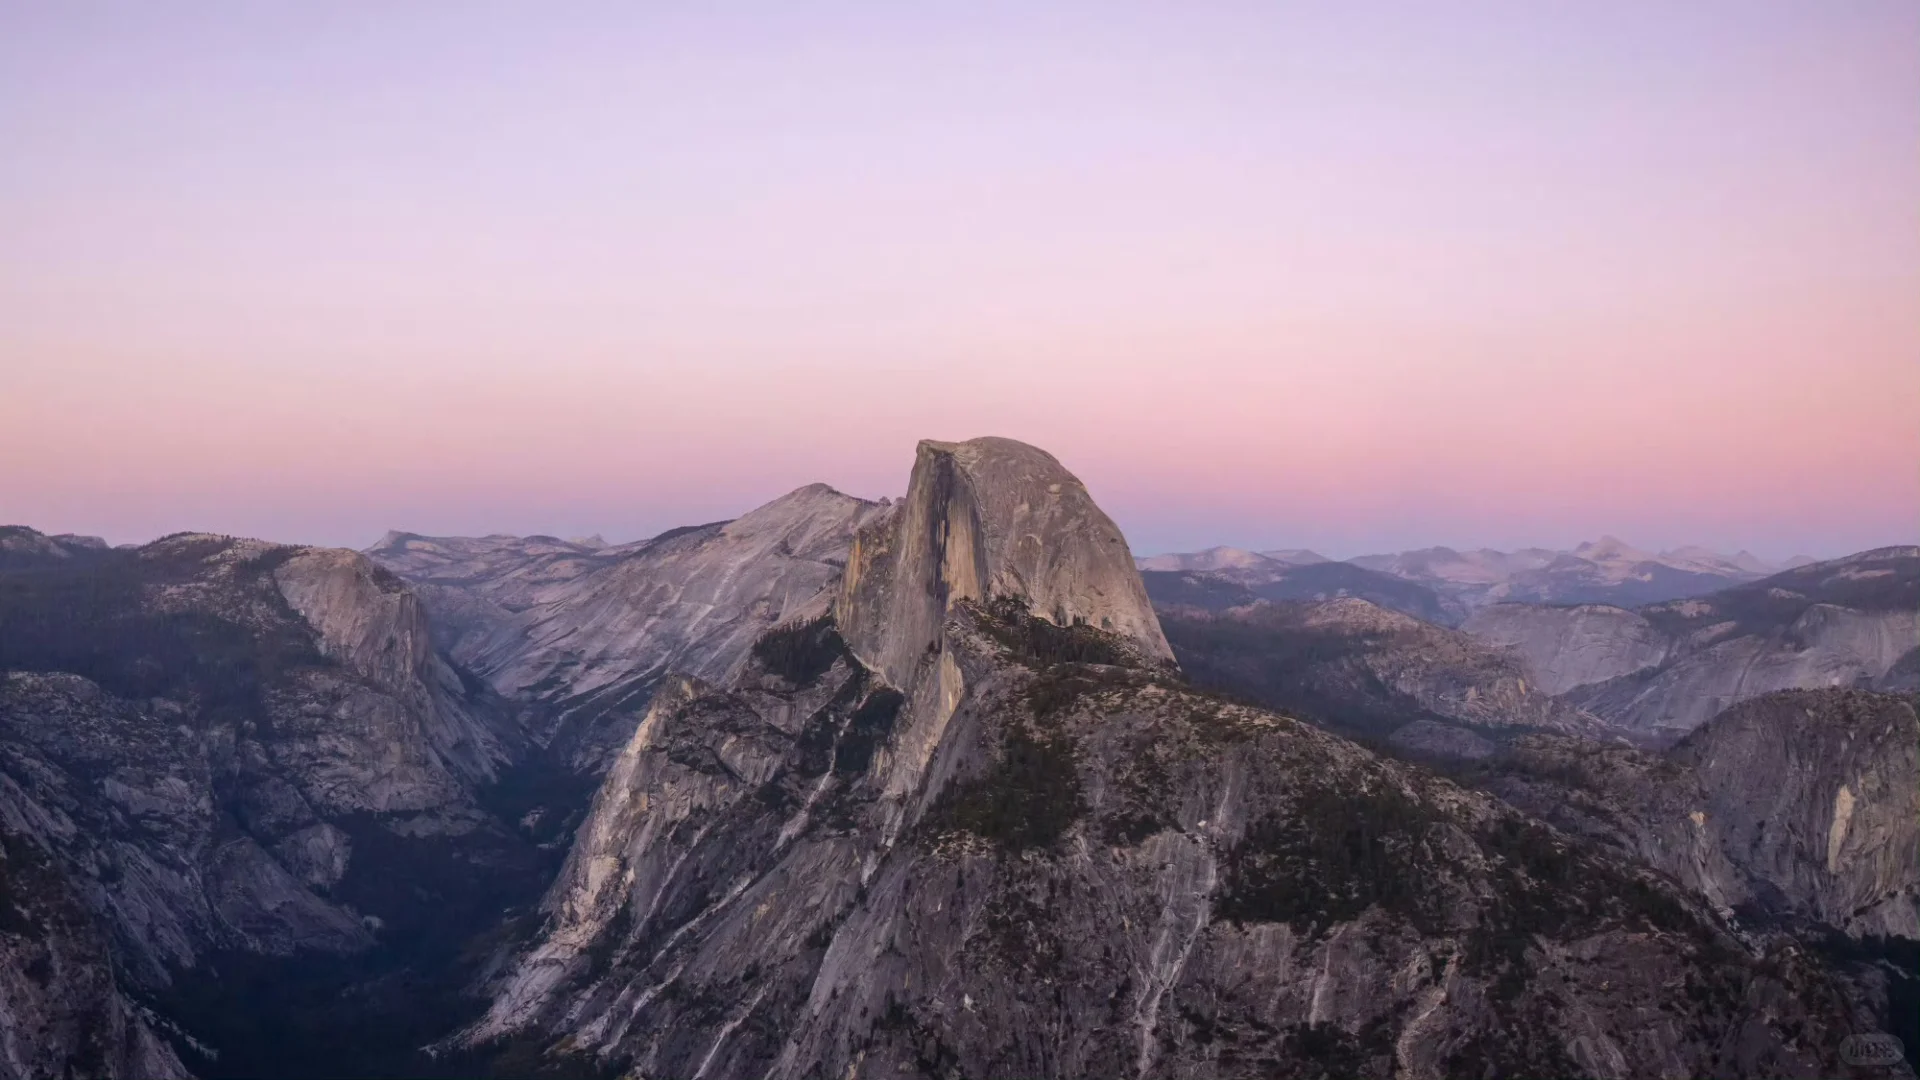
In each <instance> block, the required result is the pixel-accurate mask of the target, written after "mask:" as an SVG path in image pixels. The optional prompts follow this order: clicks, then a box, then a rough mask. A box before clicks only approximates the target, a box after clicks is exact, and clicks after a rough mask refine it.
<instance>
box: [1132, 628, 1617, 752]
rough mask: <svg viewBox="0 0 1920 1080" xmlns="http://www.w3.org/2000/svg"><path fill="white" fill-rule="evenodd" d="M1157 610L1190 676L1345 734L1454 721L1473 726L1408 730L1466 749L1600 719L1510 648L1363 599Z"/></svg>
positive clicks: (1377, 733) (1428, 743)
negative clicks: (1555, 689) (1565, 697)
mask: <svg viewBox="0 0 1920 1080" xmlns="http://www.w3.org/2000/svg"><path fill="white" fill-rule="evenodd" d="M1161 616H1162V619H1163V625H1164V626H1165V627H1166V629H1167V634H1168V636H1169V638H1170V639H1171V640H1172V641H1173V644H1174V650H1175V655H1176V656H1177V657H1179V660H1180V663H1181V666H1182V667H1183V668H1184V669H1185V670H1186V671H1187V673H1188V674H1189V675H1190V676H1192V677H1193V679H1194V680H1195V681H1196V682H1198V683H1201V684H1203V685H1206V686H1209V687H1213V688H1216V689H1219V690H1222V691H1226V692H1229V693H1232V694H1235V695H1237V696H1240V697H1243V698H1246V699H1248V700H1251V701H1255V702H1259V703H1261V704H1263V705H1266V706H1268V707H1270V708H1275V709H1280V710H1282V711H1287V712H1290V713H1293V714H1297V715H1302V716H1309V717H1312V718H1313V719H1315V720H1317V721H1319V722H1321V723H1323V724H1325V725H1326V726H1328V727H1330V728H1332V729H1334V730H1338V731H1342V732H1344V733H1347V734H1350V735H1366V736H1374V737H1386V736H1390V735H1392V734H1393V733H1394V732H1395V731H1397V730H1398V729H1400V728H1401V727H1403V726H1405V725H1408V724H1410V723H1413V722H1417V721H1425V722H1427V723H1428V724H1429V725H1444V726H1454V727H1455V730H1458V731H1460V735H1464V736H1470V737H1467V738H1462V737H1459V736H1450V737H1441V738H1436V737H1435V736H1436V735H1437V732H1436V731H1434V730H1433V726H1429V727H1423V728H1420V729H1417V730H1416V731H1414V732H1412V733H1410V735H1409V738H1418V740H1419V742H1420V744H1421V745H1422V746H1424V747H1426V748H1428V749H1430V750H1435V749H1442V748H1445V747H1447V746H1455V747H1458V748H1459V749H1461V750H1463V751H1467V752H1469V755H1470V756H1471V754H1472V753H1476V752H1477V751H1478V750H1479V749H1480V747H1479V745H1478V743H1477V742H1476V741H1475V739H1476V738H1482V737H1483V736H1484V735H1486V734H1491V733H1494V732H1497V731H1499V730H1502V729H1505V730H1508V731H1515V730H1527V729H1541V730H1554V731H1566V732H1575V731H1591V730H1594V729H1595V728H1597V726H1598V724H1597V722H1596V721H1595V719H1594V718H1593V717H1591V716H1589V715H1587V714H1585V713H1583V712H1581V711H1580V710H1579V709H1577V708H1575V707H1573V706H1571V705H1569V704H1567V703H1565V702H1563V701H1559V700H1557V699H1555V698H1554V697H1553V696H1552V695H1550V694H1548V693H1547V692H1545V691H1544V690H1542V689H1541V688H1539V687H1538V686H1536V685H1534V683H1533V682H1532V678H1533V676H1532V674H1531V673H1530V672H1529V671H1528V669H1527V667H1526V666H1525V664H1524V663H1522V662H1521V660H1520V659H1519V658H1518V657H1516V656H1514V655H1513V654H1511V653H1509V652H1507V651H1506V650H1502V649H1498V648H1495V647H1492V646H1489V645H1486V644H1484V643H1482V642H1481V641H1479V640H1477V639H1476V638H1474V637H1472V636H1470V635H1468V634H1465V633H1462V632H1460V631H1456V630H1449V629H1446V628H1445V627H1440V626H1435V625H1433V624H1431V623H1426V622H1422V621H1421V620H1419V619H1415V618H1413V617H1411V616H1408V615H1404V614H1402V613H1400V612H1397V611H1389V610H1387V609H1385V608H1382V607H1380V606H1378V605H1375V604H1371V603H1368V602H1367V601H1365V600H1360V599H1357V598H1346V599H1341V600H1329V601H1325V602H1320V603H1265V602H1260V603H1255V604H1252V605H1249V606H1245V607H1240V608H1233V609H1229V610H1226V611H1218V612H1209V611H1204V610H1196V609H1192V608H1179V607H1170V608H1166V609H1163V610H1162V612H1161ZM1458 725H1465V726H1466V728H1471V729H1477V730H1479V731H1480V732H1482V736H1472V732H1471V731H1468V730H1465V729H1462V728H1459V727H1458ZM1403 741H1404V740H1403ZM1409 745H1411V744H1409Z"/></svg>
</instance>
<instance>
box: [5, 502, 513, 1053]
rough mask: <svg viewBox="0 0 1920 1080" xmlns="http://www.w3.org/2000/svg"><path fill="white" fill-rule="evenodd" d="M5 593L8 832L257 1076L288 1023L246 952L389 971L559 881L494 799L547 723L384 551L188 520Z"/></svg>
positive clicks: (180, 1011) (27, 573) (288, 979)
mask: <svg viewBox="0 0 1920 1080" xmlns="http://www.w3.org/2000/svg"><path fill="white" fill-rule="evenodd" d="M0 589H4V590H5V592H4V595H5V596H6V597H7V601H6V603H5V604H4V605H0V829H4V831H6V832H7V834H8V836H9V837H10V840H9V843H10V844H11V843H14V842H15V841H17V842H18V843H19V844H25V845H28V846H30V847H31V848H33V849H34V850H36V851H38V852H39V853H40V855H41V856H43V857H44V859H45V861H46V865H47V866H48V867H49V868H50V872H52V873H55V874H57V875H59V877H60V878H61V879H62V881H63V882H64V885H63V888H64V889H65V891H66V894H67V895H70V896H71V897H72V898H73V899H74V900H75V902H76V903H77V904H78V905H79V906H80V908H81V909H82V910H84V911H85V912H87V914H88V916H89V917H90V918H91V919H92V920H94V922H95V926H96V929H95V931H94V932H95V933H96V934H97V936H98V938H99V940H101V941H102V942H105V943H110V944H109V945H107V946H106V947H107V948H110V951H111V960H112V965H111V967H112V971H113V972H115V973H117V976H116V977H117V978H120V979H123V980H124V981H125V987H124V988H125V989H126V990H127V991H128V992H129V993H134V994H137V995H141V996H143V997H153V996H155V995H158V996H160V997H164V998H166V999H167V1000H168V1001H170V1002H173V1003H174V1005H170V1006H169V1007H168V1008H169V1010H170V1011H168V1012H167V1013H166V1015H165V1017H164V1019H165V1020H166V1022H167V1025H168V1030H169V1031H174V1032H181V1031H184V1032H186V1033H188V1034H192V1035H197V1036H199V1037H200V1038H202V1039H203V1040H205V1041H206V1042H207V1043H210V1044H212V1048H213V1049H214V1050H216V1051H220V1052H223V1053H228V1052H239V1053H240V1056H239V1057H238V1058H237V1059H236V1058H233V1057H229V1058H227V1060H228V1061H229V1062H230V1063H231V1062H232V1061H234V1060H238V1061H239V1062H241V1063H242V1064H241V1065H239V1066H237V1067H239V1068H241V1069H243V1070H244V1069H245V1068H247V1065H246V1064H245V1063H246V1062H249V1061H252V1060H254V1059H251V1058H249V1057H247V1056H246V1053H244V1052H241V1048H240V1046H239V1045H238V1043H237V1042H236V1040H256V1041H260V1040H261V1039H262V1029H261V1028H260V1027H259V1023H264V1022H265V1021H266V1019H267V1018H265V1017H263V1015H262V1014H260V1013H255V1012H249V1011H248V1010H249V1009H252V1008H255V1007H256V1006H257V1003H256V1002H253V1001H249V1000H247V994H248V988H247V987H246V986H245V985H243V984H241V983H238V982H234V981H229V975H230V973H231V972H232V971H234V970H235V969H236V968H238V969H240V970H260V965H271V964H281V965H283V967H282V968H279V969H275V970H277V971H280V973H281V982H282V983H283V984H285V985H296V984H297V983H298V979H299V978H300V977H301V971H302V970H304V969H303V968H302V967H301V965H302V964H310V965H320V966H324V965H325V963H326V960H325V958H329V957H332V958H339V957H344V956H348V955H354V954H362V956H363V959H362V960H360V961H356V962H357V963H364V965H365V967H366V968H367V969H368V970H373V971H377V970H379V969H380V966H381V964H383V963H388V961H387V960H383V959H380V958H381V957H385V956H390V955H398V954H399V953H401V952H409V953H410V952H412V951H414V950H416V947H417V946H418V944H419V942H420V941H421V940H422V938H423V937H430V936H432V934H433V933H434V932H435V931H433V930H432V929H430V927H431V926H435V925H437V926H444V927H448V928H449V932H451V928H453V927H455V926H457V925H462V924H460V918H462V917H466V916H465V915H460V916H455V915H451V914H450V912H454V911H460V912H465V911H466V905H467V904H468V903H469V902H470V899H471V898H472V897H475V896H493V895H498V890H499V889H502V888H504V885H501V884H499V883H505V882H510V881H525V880H526V879H527V878H528V876H529V874H530V873H531V874H536V875H537V874H538V872H539V870H538V863H539V861H540V860H539V858H538V856H537V855H536V854H534V853H532V852H530V851H529V850H528V848H529V846H530V845H528V844H527V843H526V841H525V840H523V839H522V838H521V837H520V836H519V835H518V832H519V831H518V830H516V829H514V828H513V827H511V826H508V825H505V824H503V823H501V822H499V821H497V820H496V819H495V818H494V817H493V816H492V815H491V814H490V813H489V811H488V810H487V809H486V808H485V807H484V806H483V805H482V792H483V790H484V789H486V788H488V787H489V786H490V785H491V784H492V782H493V781H495V780H496V779H497V778H498V777H499V776H500V775H502V773H503V772H504V771H505V770H507V769H508V768H510V767H518V766H519V765H520V763H521V762H522V760H523V758H524V756H525V753H526V751H527V748H528V746H529V743H528V741H527V739H526V737H525V735H524V734H523V733H521V732H520V731H519V730H518V728H517V727H516V725H515V723H514V721H513V719H512V717H511V715H510V714H509V712H508V710H507V709H506V708H505V707H504V705H503V704H502V703H501V702H500V701H499V700H498V698H497V697H496V696H495V695H493V694H492V693H491V692H490V691H488V690H487V689H486V688H485V686H484V685H482V684H480V683H479V682H478V681H477V680H474V679H472V678H471V677H470V676H466V677H463V676H462V674H461V673H460V672H459V671H458V670H457V669H455V668H454V667H453V666H452V665H450V664H449V662H448V661H447V660H446V659H445V658H444V657H443V656H442V655H441V654H440V653H439V652H438V651H437V650H435V649H434V648H433V646H432V643H431V632H430V628H429V626H428V625H427V623H426V621H425V619H424V616H423V614H422V609H421V606H420V604H419V603H418V601H417V600H416V599H415V598H414V597H413V596H412V594H411V593H410V592H409V591H408V590H407V588H406V587H405V585H404V584H403V583H402V582H400V580H399V579H398V578H396V577H394V576H393V575H391V574H389V573H388V572H386V571H384V570H382V569H380V568H379V567H378V566H376V565H374V564H373V563H371V562H370V561H368V560H367V559H366V558H365V557H364V556H361V555H358V554H355V553H353V552H346V551H331V550H322V549H311V548H295V547H284V546H279V545H271V544H263V543H260V542H257V541H249V540H235V539H233V538H230V537H218V536H207V535H198V534H184V535H180V536H175V537H170V538H167V539H164V540H161V541H157V542H155V543H153V544H149V545H146V546H145V547H142V548H139V549H135V550H106V551H92V552H90V553H88V554H85V555H70V556H68V557H60V558H52V559H43V560H41V561H39V562H36V563H33V564H31V565H27V564H13V565H10V566H9V567H7V568H4V569H0ZM436 875H438V876H437V877H436ZM533 888H534V889H536V890H537V888H538V884H537V883H536V884H534V886H533ZM481 910H482V911H483V912H484V913H485V914H487V915H488V916H489V917H493V918H497V917H498V913H497V911H486V910H485V907H484V905H483V906H482V907H481ZM250 965H251V966H250ZM75 970H78V969H75ZM86 992H87V993H88V994H91V993H92V991H90V990H89V991H86ZM103 1000H104V999H103ZM174 1006H178V1008H175V1007H174ZM285 1020H286V1017H284V1016H281V1017H278V1018H277V1021H279V1022H284V1021H285ZM116 1023H117V1021H116ZM213 1028H220V1029H221V1030H220V1031H219V1033H218V1034H217V1036H216V1033H215V1032H214V1031H213V1030H212V1029H213ZM128 1030H132V1029H131V1028H129V1029H128ZM183 1037H184V1036H183ZM254 1049H258V1047H257V1046H256V1047H255V1048H254ZM279 1049H280V1051H281V1052H292V1051H290V1050H289V1049H288V1048H287V1047H286V1046H285V1045H284V1044H283V1045H281V1046H280V1047H279Z"/></svg>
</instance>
